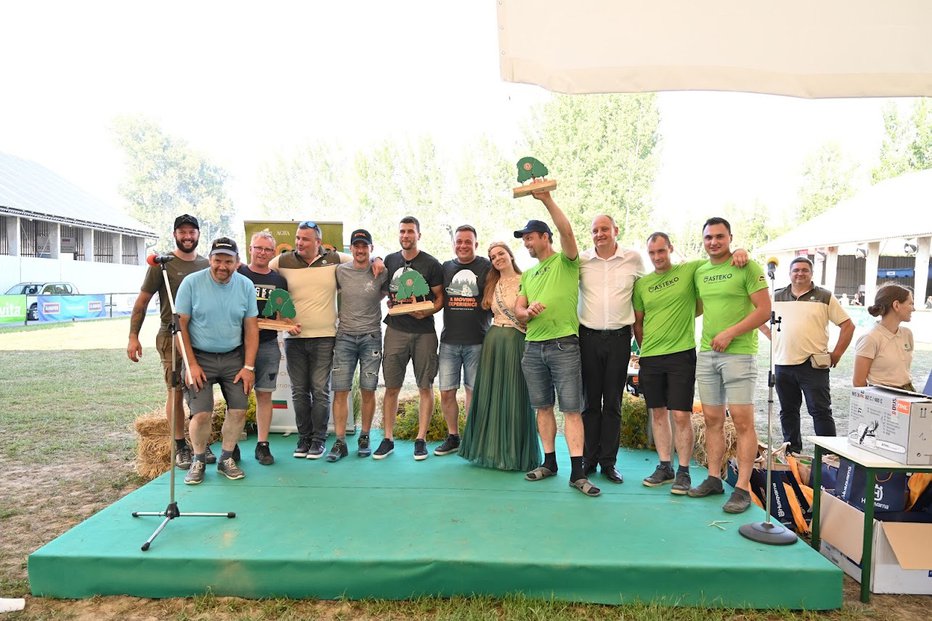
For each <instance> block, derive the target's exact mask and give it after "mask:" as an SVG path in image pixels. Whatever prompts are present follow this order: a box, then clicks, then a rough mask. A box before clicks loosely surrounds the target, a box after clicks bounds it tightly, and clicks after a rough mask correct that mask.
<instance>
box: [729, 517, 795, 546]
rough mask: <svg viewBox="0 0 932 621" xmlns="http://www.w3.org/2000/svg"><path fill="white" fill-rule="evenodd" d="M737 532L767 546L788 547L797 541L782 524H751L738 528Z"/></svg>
mask: <svg viewBox="0 0 932 621" xmlns="http://www.w3.org/2000/svg"><path fill="white" fill-rule="evenodd" d="M738 532H739V533H741V536H743V537H745V538H747V539H750V540H751V541H756V542H757V543H764V544H767V545H769V546H788V545H790V544H793V543H796V542H797V541H798V540H799V537H797V536H796V533H794V532H793V531H791V530H789V529H788V528H786V527H785V526H784V525H783V524H774V523H772V522H751V523H750V524H745V525H744V526H741V527H740V528H738Z"/></svg>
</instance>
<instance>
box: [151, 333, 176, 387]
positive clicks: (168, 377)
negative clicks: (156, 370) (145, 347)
mask: <svg viewBox="0 0 932 621" xmlns="http://www.w3.org/2000/svg"><path fill="white" fill-rule="evenodd" d="M155 348H156V349H157V350H158V351H159V358H161V359H162V369H163V371H164V372H165V386H166V387H167V388H171V387H172V333H171V330H169V329H168V328H163V329H160V330H159V333H158V334H156V335H155ZM175 368H176V369H178V372H179V373H181V371H182V363H181V349H180V346H179V348H177V349H176V351H175ZM179 377H180V375H179ZM181 384H183V382H180V383H179V385H181Z"/></svg>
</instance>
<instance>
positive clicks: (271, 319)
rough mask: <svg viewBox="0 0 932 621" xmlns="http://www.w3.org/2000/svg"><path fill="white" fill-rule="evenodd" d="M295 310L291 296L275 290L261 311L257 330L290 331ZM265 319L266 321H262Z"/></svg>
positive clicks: (295, 313)
mask: <svg viewBox="0 0 932 621" xmlns="http://www.w3.org/2000/svg"><path fill="white" fill-rule="evenodd" d="M297 314H298V311H297V310H295V307H294V302H292V301H291V295H290V294H289V293H288V292H287V291H286V290H285V289H275V290H274V291H272V293H270V294H269V299H268V300H267V301H266V303H265V308H263V309H262V317H260V318H259V328H261V329H263V330H290V329H291V328H293V327H294V318H295V315H297ZM263 318H266V319H263Z"/></svg>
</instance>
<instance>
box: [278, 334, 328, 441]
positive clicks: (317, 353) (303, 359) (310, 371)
mask: <svg viewBox="0 0 932 621" xmlns="http://www.w3.org/2000/svg"><path fill="white" fill-rule="evenodd" d="M334 341H335V338H334V337H332V336H321V337H316V338H307V339H300V338H290V339H285V363H286V365H287V367H288V377H289V379H291V401H292V405H294V419H295V425H297V427H298V434H299V435H300V436H301V437H302V438H309V439H311V440H319V441H321V442H324V441H326V439H327V420H328V419H329V418H330V369H332V368H333V345H334Z"/></svg>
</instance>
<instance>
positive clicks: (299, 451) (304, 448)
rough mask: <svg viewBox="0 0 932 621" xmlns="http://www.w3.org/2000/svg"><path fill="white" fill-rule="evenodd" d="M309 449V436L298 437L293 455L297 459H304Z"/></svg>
mask: <svg viewBox="0 0 932 621" xmlns="http://www.w3.org/2000/svg"><path fill="white" fill-rule="evenodd" d="M310 449H311V439H310V438H300V439H298V446H297V447H296V448H295V450H294V453H292V455H294V456H295V457H297V458H299V459H304V458H305V457H307V452H308V451H309V450H310Z"/></svg>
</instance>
